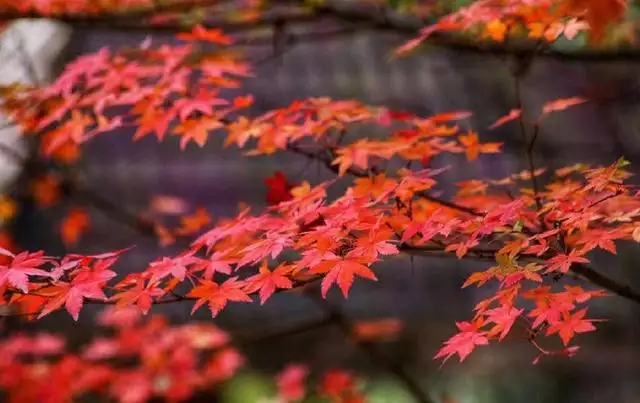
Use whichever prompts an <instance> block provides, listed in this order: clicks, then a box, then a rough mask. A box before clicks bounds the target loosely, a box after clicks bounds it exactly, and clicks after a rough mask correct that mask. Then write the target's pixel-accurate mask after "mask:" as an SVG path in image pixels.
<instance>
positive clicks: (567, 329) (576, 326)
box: [547, 308, 596, 347]
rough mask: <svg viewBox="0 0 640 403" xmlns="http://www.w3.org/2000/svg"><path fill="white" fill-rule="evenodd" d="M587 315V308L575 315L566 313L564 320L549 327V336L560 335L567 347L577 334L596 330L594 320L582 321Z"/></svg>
mask: <svg viewBox="0 0 640 403" xmlns="http://www.w3.org/2000/svg"><path fill="white" fill-rule="evenodd" d="M586 313H587V309H586V308H585V309H581V310H579V311H578V312H576V313H575V314H573V315H571V314H570V313H568V312H564V314H563V316H562V320H560V321H558V322H557V323H555V324H553V325H551V326H549V328H548V329H547V336H549V335H552V334H554V333H558V334H559V335H560V338H561V339H562V342H563V343H564V345H565V347H566V346H568V345H569V342H570V341H571V339H572V338H573V336H574V335H575V334H576V333H586V332H592V331H594V330H596V327H595V326H593V323H592V322H593V321H594V320H593V319H582V318H584V315H586Z"/></svg>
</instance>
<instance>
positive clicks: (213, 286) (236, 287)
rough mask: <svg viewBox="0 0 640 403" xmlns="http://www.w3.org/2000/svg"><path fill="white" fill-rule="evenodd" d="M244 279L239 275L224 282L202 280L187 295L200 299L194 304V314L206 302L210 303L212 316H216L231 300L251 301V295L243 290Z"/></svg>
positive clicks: (192, 311)
mask: <svg viewBox="0 0 640 403" xmlns="http://www.w3.org/2000/svg"><path fill="white" fill-rule="evenodd" d="M245 285H246V284H245V282H244V281H238V278H237V277H231V278H230V279H228V280H227V281H225V282H224V283H222V284H218V283H216V282H213V281H209V280H201V284H200V285H199V286H196V287H194V288H193V289H192V290H191V291H189V294H187V296H189V297H195V298H197V299H198V300H197V301H196V303H195V304H194V306H193V309H192V310H191V313H192V314H193V313H194V312H195V311H196V310H198V308H200V307H201V306H202V305H204V304H205V303H207V304H209V309H211V316H213V317H215V316H216V315H217V314H218V313H219V312H220V311H221V310H222V309H223V308H224V307H225V306H226V305H227V302H229V301H237V302H251V297H249V296H248V295H247V293H246V292H245V291H244V290H243V288H244V287H245Z"/></svg>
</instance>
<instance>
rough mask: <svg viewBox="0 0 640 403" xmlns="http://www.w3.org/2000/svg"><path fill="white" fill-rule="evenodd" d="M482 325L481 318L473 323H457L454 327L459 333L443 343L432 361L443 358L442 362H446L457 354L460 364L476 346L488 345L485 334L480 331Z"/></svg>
mask: <svg viewBox="0 0 640 403" xmlns="http://www.w3.org/2000/svg"><path fill="white" fill-rule="evenodd" d="M483 325H484V322H483V320H482V319H481V318H480V319H477V320H476V321H474V322H457V323H456V326H457V327H458V330H460V332H459V333H458V334H456V335H454V336H453V337H451V338H450V339H449V340H447V341H446V342H445V343H444V344H445V345H444V346H443V347H442V348H441V349H440V351H438V353H437V354H436V356H435V357H434V359H438V358H444V361H443V362H447V360H448V359H449V358H451V357H452V356H453V355H455V354H458V356H459V357H460V362H462V361H464V360H465V359H466V358H467V357H468V356H469V354H471V352H472V351H473V350H474V349H475V347H476V346H486V345H487V344H489V339H487V332H485V331H481V330H480V328H481V327H482V326H483Z"/></svg>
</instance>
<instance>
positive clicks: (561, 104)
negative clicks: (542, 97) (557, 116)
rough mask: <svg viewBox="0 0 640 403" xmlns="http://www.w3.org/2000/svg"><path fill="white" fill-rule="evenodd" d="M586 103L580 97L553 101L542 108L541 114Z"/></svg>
mask: <svg viewBox="0 0 640 403" xmlns="http://www.w3.org/2000/svg"><path fill="white" fill-rule="evenodd" d="M585 102H587V100H586V99H584V98H580V97H571V98H561V99H556V100H555V101H551V102H547V103H546V104H544V105H543V106H542V114H543V115H546V114H548V113H551V112H558V111H562V110H565V109H567V108H569V107H571V106H574V105H580V104H583V103H585Z"/></svg>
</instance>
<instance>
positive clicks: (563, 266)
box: [546, 250, 589, 273]
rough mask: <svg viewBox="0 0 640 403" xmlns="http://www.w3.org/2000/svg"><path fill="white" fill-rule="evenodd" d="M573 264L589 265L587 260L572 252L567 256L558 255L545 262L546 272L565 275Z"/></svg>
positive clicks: (563, 254)
mask: <svg viewBox="0 0 640 403" xmlns="http://www.w3.org/2000/svg"><path fill="white" fill-rule="evenodd" d="M573 263H589V259H587V258H584V257H581V256H580V255H579V252H578V251H576V250H572V251H571V252H569V254H565V253H560V254H558V255H556V256H554V257H552V258H551V259H549V260H547V271H546V272H547V273H549V272H552V271H555V270H559V271H560V272H561V273H566V272H568V271H569V269H570V268H571V265H572V264H573Z"/></svg>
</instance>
